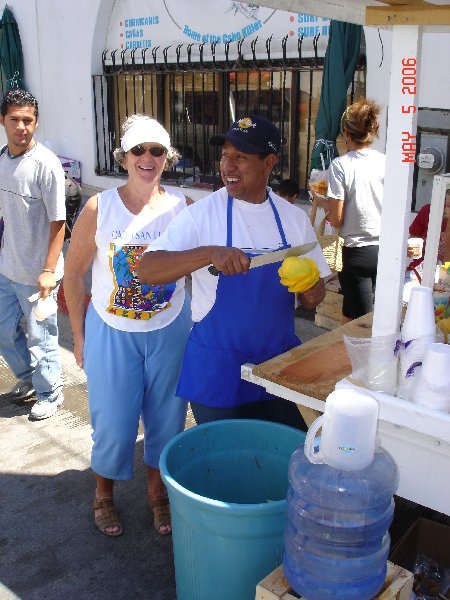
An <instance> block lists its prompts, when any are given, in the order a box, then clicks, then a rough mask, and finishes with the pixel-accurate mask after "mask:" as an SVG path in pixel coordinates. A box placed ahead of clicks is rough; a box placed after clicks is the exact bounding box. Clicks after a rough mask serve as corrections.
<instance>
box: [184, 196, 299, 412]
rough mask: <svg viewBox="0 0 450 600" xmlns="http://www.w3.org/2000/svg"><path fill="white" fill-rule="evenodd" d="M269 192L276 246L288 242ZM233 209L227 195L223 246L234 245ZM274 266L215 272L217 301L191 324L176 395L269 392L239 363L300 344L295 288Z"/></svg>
mask: <svg viewBox="0 0 450 600" xmlns="http://www.w3.org/2000/svg"><path fill="white" fill-rule="evenodd" d="M268 198H269V202H270V205H271V207H272V210H273V213H274V217H275V221H276V224H277V227H278V231H279V233H280V237H281V242H282V246H281V247H280V248H279V249H281V248H289V245H288V244H287V241H286V236H285V234H284V231H283V226H282V224H281V220H280V216H279V214H278V211H277V209H276V207H275V205H274V203H273V201H272V199H271V198H270V196H268ZM232 214H233V199H232V197H231V196H228V205H227V246H228V247H231V246H232V245H233V243H232V220H233V219H232ZM248 256H249V257H251V256H252V255H251V254H249V255H248ZM253 256H254V255H253ZM279 267H280V263H279V262H277V263H273V264H270V265H263V266H262V267H258V268H256V269H250V270H249V271H248V273H247V274H246V275H244V274H239V275H223V274H222V273H219V281H218V284H217V291H216V301H215V303H214V305H213V306H212V308H211V310H210V311H209V313H208V314H207V315H206V316H205V317H204V318H203V319H202V320H201V321H200V322H198V323H195V324H194V326H193V328H192V331H191V334H190V337H189V340H188V342H187V346H186V352H185V356H184V361H183V366H182V371H181V376H180V380H179V383H178V389H177V395H179V396H181V397H182V398H185V399H187V400H190V401H191V402H196V403H198V404H203V405H206V406H212V407H221V408H230V407H233V406H237V405H239V404H244V403H246V402H256V401H259V400H267V399H273V398H274V396H273V395H271V394H268V393H267V392H266V390H265V389H264V388H263V387H261V386H257V385H254V384H253V383H249V382H247V381H243V380H242V379H241V365H243V364H244V363H247V362H249V363H253V364H259V363H261V362H264V361H266V360H269V358H273V357H274V356H277V355H278V354H282V353H283V352H287V351H288V350H290V349H291V348H293V347H295V346H298V345H299V344H300V340H299V339H298V337H297V336H296V335H295V322H294V294H292V293H290V292H288V290H287V288H286V287H285V286H284V285H281V283H280V277H279V275H278V269H279ZM211 277H213V275H211Z"/></svg>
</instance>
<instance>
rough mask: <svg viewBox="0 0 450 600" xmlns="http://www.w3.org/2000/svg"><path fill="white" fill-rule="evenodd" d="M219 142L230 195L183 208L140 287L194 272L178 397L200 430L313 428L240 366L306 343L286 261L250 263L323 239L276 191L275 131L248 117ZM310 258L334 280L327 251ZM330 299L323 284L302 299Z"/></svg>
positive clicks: (224, 192) (148, 262)
mask: <svg viewBox="0 0 450 600" xmlns="http://www.w3.org/2000/svg"><path fill="white" fill-rule="evenodd" d="M210 143H211V144H213V145H220V146H222V156H221V161H220V171H221V177H222V181H223V183H224V186H225V187H223V188H221V189H219V190H217V191H215V192H213V193H212V194H210V195H209V196H206V197H205V198H203V199H201V200H199V201H197V202H196V203H195V204H193V205H192V206H190V207H188V208H187V209H185V210H183V211H182V213H180V214H179V215H178V216H177V217H176V218H175V219H174V220H173V221H172V223H171V224H170V225H169V227H168V228H167V230H166V231H165V233H164V234H163V235H162V236H160V237H159V238H158V240H156V241H155V242H153V243H152V244H150V245H149V248H148V250H149V251H148V252H147V253H145V254H144V256H143V258H142V260H141V263H140V265H139V268H138V276H139V279H140V281H142V282H143V283H153V284H156V283H167V282H169V281H175V280H177V279H178V278H180V277H182V276H183V275H188V274H190V273H192V318H193V321H194V326H193V328H192V331H191V335H190V338H189V341H188V343H187V347H186V352H185V357H184V362H183V367H182V372H181V376H180V380H179V384H178V391H177V393H178V395H180V396H181V397H184V398H186V399H187V400H189V401H190V403H191V407H192V411H193V413H194V417H195V420H196V421H197V423H204V422H208V421H214V420H217V419H231V418H255V419H266V420H270V421H276V422H280V423H285V424H287V425H291V426H294V427H298V428H300V429H306V426H305V423H304V421H303V419H302V417H301V415H300V413H299V411H298V408H297V406H296V405H295V404H293V403H291V402H289V401H286V400H282V399H281V398H277V397H275V396H273V395H271V394H269V393H267V392H266V390H265V389H264V388H262V387H260V386H256V385H254V384H251V383H248V382H246V381H243V380H242V379H241V365H243V364H244V363H253V364H259V363H261V362H263V361H266V360H269V359H270V358H272V357H274V356H277V355H279V354H282V353H283V352H286V351H288V350H290V349H291V348H293V347H294V346H297V345H298V344H300V340H299V339H298V338H297V337H296V335H295V322H294V303H295V298H294V294H292V293H290V292H288V290H287V288H286V287H284V286H283V285H281V283H280V277H279V275H278V269H279V268H280V266H281V263H280V262H277V263H272V264H266V265H263V266H260V267H258V268H254V269H251V270H249V267H250V259H251V257H252V256H255V255H258V254H263V253H266V252H271V251H275V250H280V249H284V248H289V247H291V246H296V245H299V244H305V243H308V242H313V241H316V236H315V233H314V231H313V229H312V227H311V225H310V222H309V219H308V217H307V215H306V214H305V212H304V211H302V210H301V209H299V208H297V207H295V206H293V205H291V204H290V203H288V202H286V201H285V200H284V199H282V198H281V197H279V196H277V195H276V194H274V193H273V192H272V190H271V189H270V188H269V187H268V186H267V184H268V180H269V175H270V173H271V171H272V169H273V168H274V166H275V165H276V163H277V161H278V158H277V154H278V152H279V150H280V146H281V136H280V132H279V130H278V128H277V127H276V126H275V125H274V124H273V123H271V122H270V121H268V120H267V119H264V118H263V117H260V116H257V115H248V116H245V117H243V118H241V119H239V120H238V121H236V122H235V123H233V125H232V127H231V129H230V130H229V131H228V132H227V133H226V134H223V135H216V136H213V137H212V138H211V139H210ZM305 256H308V257H310V258H312V259H313V260H314V261H315V262H316V264H317V266H318V267H319V270H320V272H321V276H322V277H324V276H327V275H329V274H330V270H329V268H328V265H327V263H326V261H325V259H324V257H323V254H322V251H321V249H320V247H319V246H317V247H316V248H314V249H313V250H312V251H311V252H309V253H308V254H307V255H305ZM211 265H213V267H215V269H216V271H215V273H216V274H214V269H211ZM217 271H218V272H219V273H218V275H217ZM324 296H325V285H324V282H323V279H319V281H318V283H317V284H316V285H315V286H314V287H312V288H311V289H309V290H307V291H306V292H304V293H302V294H300V298H299V299H300V302H301V303H302V305H303V306H305V307H306V308H314V307H315V306H317V305H318V304H319V303H320V302H321V301H322V300H323V298H324Z"/></svg>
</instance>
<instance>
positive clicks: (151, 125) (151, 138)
mask: <svg viewBox="0 0 450 600" xmlns="http://www.w3.org/2000/svg"><path fill="white" fill-rule="evenodd" d="M152 143H153V144H159V145H161V146H164V148H165V149H166V150H169V148H170V136H169V134H168V133H167V131H166V130H165V129H164V127H163V126H162V125H160V124H159V123H158V121H156V120H155V119H148V120H145V121H144V120H141V121H137V122H136V123H134V124H133V125H132V126H131V127H130V128H129V129H128V130H127V131H126V133H125V134H124V136H123V138H122V143H121V146H122V150H124V151H125V152H128V150H130V149H131V148H134V146H138V145H139V144H152Z"/></svg>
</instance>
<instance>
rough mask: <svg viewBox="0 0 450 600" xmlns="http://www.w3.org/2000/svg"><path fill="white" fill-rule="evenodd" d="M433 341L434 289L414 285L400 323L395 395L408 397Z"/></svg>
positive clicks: (434, 330) (434, 325) (434, 338)
mask: <svg viewBox="0 0 450 600" xmlns="http://www.w3.org/2000/svg"><path fill="white" fill-rule="evenodd" d="M435 340H436V323H435V319H434V302H433V290H432V289H431V288H429V287H424V286H417V287H415V288H413V289H412V290H411V295H410V297H409V302H408V307H407V309H406V314H405V319H404V321H403V326H402V345H401V349H400V369H399V386H398V392H397V396H399V397H400V398H403V399H404V400H409V399H410V396H411V390H412V387H413V383H414V381H415V380H416V379H415V378H416V377H417V375H418V372H419V370H420V367H421V365H422V360H423V357H424V355H425V352H426V351H427V349H428V347H429V346H430V344H432V343H433V342H435Z"/></svg>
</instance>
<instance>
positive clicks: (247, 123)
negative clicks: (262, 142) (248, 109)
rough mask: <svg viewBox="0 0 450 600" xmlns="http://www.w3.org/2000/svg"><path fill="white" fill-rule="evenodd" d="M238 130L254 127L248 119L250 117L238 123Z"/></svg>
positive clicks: (254, 124)
mask: <svg viewBox="0 0 450 600" xmlns="http://www.w3.org/2000/svg"><path fill="white" fill-rule="evenodd" d="M238 127H239V129H249V128H250V127H256V123H253V121H252V120H251V119H250V117H244V118H243V119H239V121H238Z"/></svg>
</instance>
